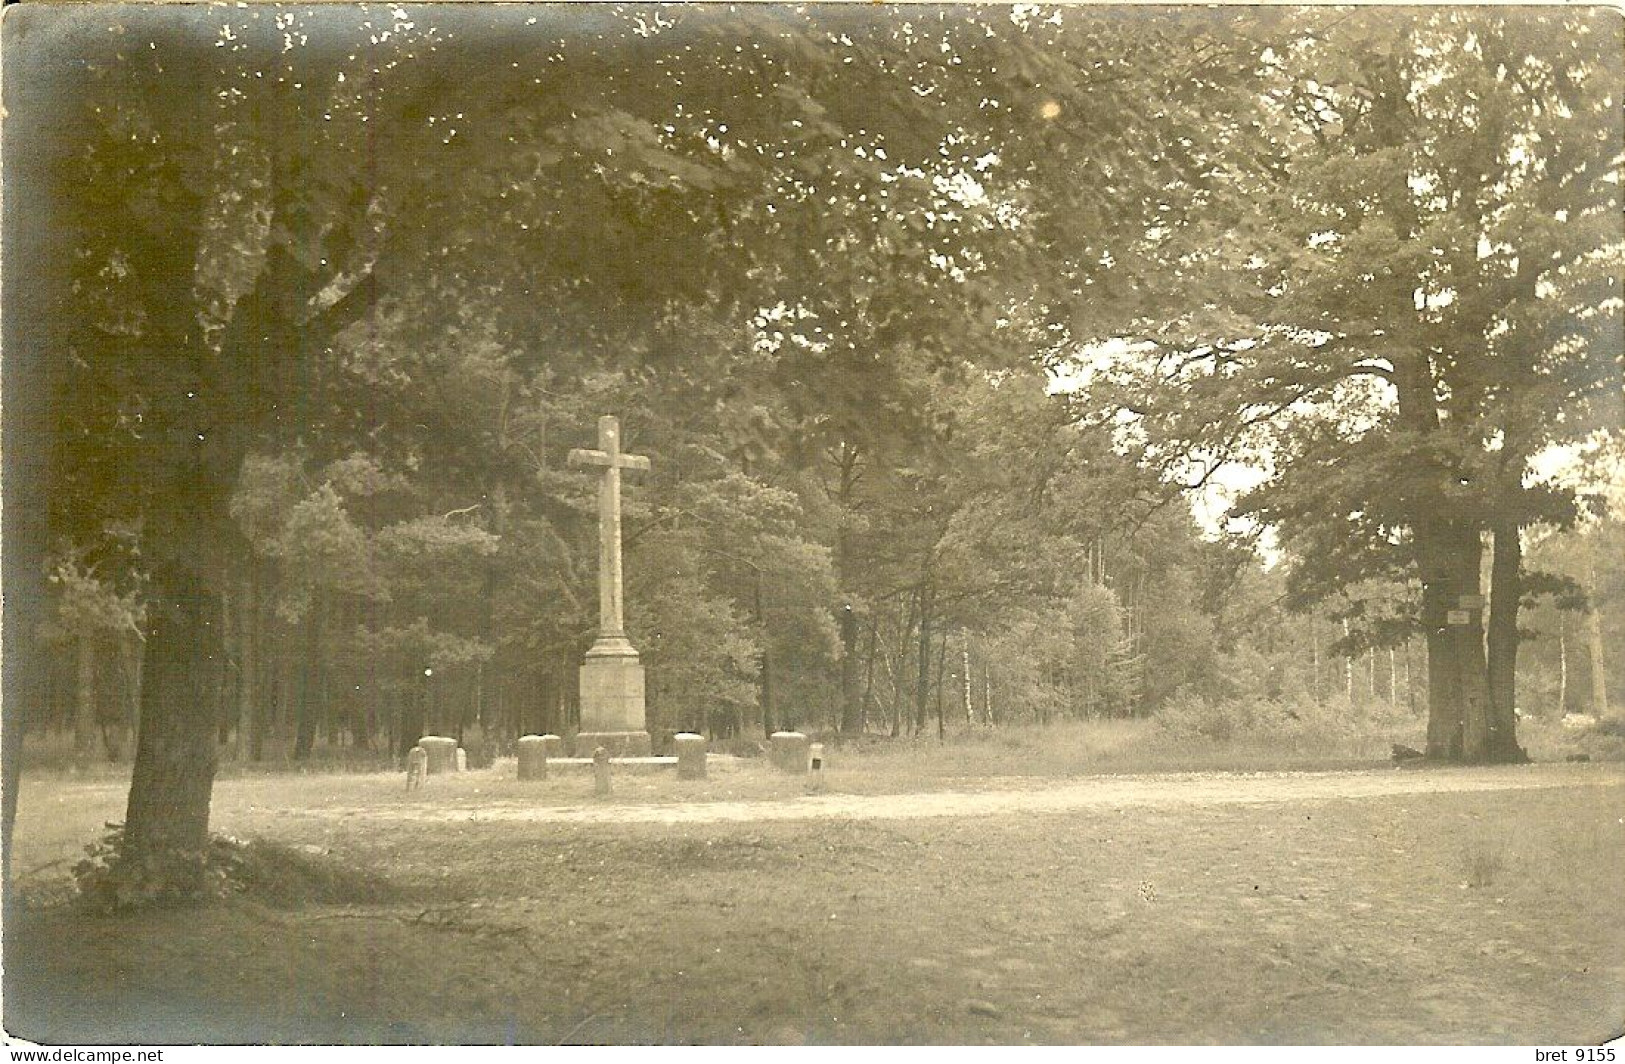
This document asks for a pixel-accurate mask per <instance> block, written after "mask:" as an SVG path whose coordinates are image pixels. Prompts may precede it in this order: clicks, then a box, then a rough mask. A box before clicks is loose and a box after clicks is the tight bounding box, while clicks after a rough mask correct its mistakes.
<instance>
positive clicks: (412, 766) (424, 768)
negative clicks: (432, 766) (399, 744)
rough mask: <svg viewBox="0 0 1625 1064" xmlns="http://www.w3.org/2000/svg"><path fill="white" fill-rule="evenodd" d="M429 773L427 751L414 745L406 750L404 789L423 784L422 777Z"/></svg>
mask: <svg viewBox="0 0 1625 1064" xmlns="http://www.w3.org/2000/svg"><path fill="white" fill-rule="evenodd" d="M428 774H429V752H428V751H427V750H425V749H423V747H421V746H414V747H412V749H410V750H408V751H407V752H406V789H407V790H411V789H412V788H413V787H421V786H423V777H424V776H427V775H428Z"/></svg>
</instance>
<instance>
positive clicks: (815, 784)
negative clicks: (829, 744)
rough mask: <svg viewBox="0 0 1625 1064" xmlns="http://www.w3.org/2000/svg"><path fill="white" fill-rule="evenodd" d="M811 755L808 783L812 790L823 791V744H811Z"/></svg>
mask: <svg viewBox="0 0 1625 1064" xmlns="http://www.w3.org/2000/svg"><path fill="white" fill-rule="evenodd" d="M811 753H812V757H811V758H810V759H809V760H810V761H811V763H812V779H811V780H809V781H808V782H809V783H810V784H811V786H812V789H813V790H815V791H821V790H823V789H824V744H823V743H813V744H812V750H811Z"/></svg>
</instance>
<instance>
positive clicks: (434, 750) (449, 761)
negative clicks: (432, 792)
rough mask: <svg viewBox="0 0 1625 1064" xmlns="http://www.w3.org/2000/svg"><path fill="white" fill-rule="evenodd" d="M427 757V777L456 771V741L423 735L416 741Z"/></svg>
mask: <svg viewBox="0 0 1625 1064" xmlns="http://www.w3.org/2000/svg"><path fill="white" fill-rule="evenodd" d="M418 745H419V746H421V747H423V749H424V751H425V752H426V753H427V754H428V755H429V775H431V776H434V775H438V774H440V773H442V772H456V771H457V740H456V739H448V738H445V737H444V736H440V735H425V736H424V737H423V738H421V739H419V740H418Z"/></svg>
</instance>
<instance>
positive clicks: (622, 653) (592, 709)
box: [570, 638, 650, 757]
mask: <svg viewBox="0 0 1625 1064" xmlns="http://www.w3.org/2000/svg"><path fill="white" fill-rule="evenodd" d="M643 719H644V718H643V666H642V665H641V664H639V663H638V654H637V651H635V650H633V649H632V644H630V643H628V642H627V641H626V640H625V638H604V639H600V640H599V641H598V642H597V643H595V644H594V645H593V648H592V649H591V650H589V651H587V660H586V661H584V662H582V664H581V725H580V729H581V730H580V732H579V734H577V735H576V737H575V741H574V742H573V743H571V745H570V752H571V753H573V754H574V755H575V756H576V757H591V756H592V752H593V748H594V747H595V746H602V747H603V748H604V749H605V750H608V751H609V755H610V756H611V757H647V756H648V755H649V752H650V746H649V733H648V731H647V730H646V729H645V728H644V723H643Z"/></svg>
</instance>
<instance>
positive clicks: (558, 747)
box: [542, 732, 564, 758]
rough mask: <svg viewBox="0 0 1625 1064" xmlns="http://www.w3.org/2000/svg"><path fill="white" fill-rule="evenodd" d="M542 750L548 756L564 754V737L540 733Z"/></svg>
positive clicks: (561, 755) (553, 756)
mask: <svg viewBox="0 0 1625 1064" xmlns="http://www.w3.org/2000/svg"><path fill="white" fill-rule="evenodd" d="M542 750H543V751H545V752H546V754H547V756H548V757H549V758H555V757H563V756H564V738H563V737H562V736H558V735H554V734H553V733H552V732H547V733H545V734H543V735H542Z"/></svg>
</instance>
